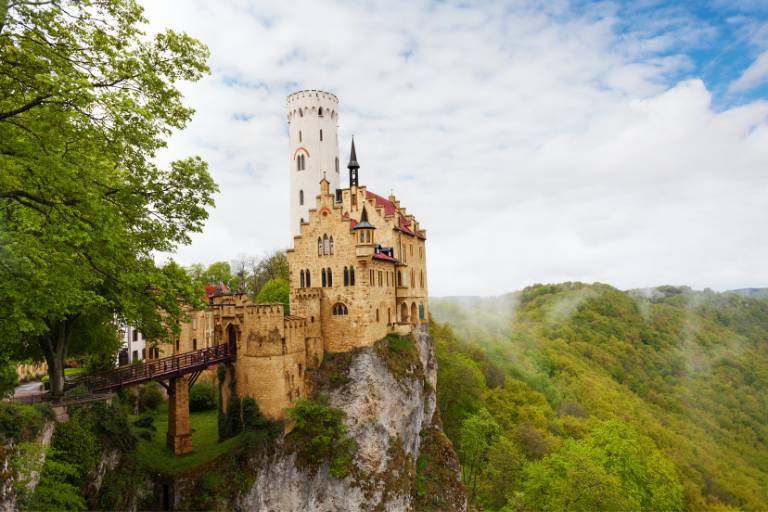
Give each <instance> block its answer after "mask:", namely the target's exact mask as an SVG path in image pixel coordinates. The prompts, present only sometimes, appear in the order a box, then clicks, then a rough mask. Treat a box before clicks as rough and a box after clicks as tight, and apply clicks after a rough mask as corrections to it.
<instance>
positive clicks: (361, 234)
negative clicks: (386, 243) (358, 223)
mask: <svg viewBox="0 0 768 512" xmlns="http://www.w3.org/2000/svg"><path fill="white" fill-rule="evenodd" d="M360 243H361V244H362V243H365V233H363V232H362V231H361V232H360Z"/></svg>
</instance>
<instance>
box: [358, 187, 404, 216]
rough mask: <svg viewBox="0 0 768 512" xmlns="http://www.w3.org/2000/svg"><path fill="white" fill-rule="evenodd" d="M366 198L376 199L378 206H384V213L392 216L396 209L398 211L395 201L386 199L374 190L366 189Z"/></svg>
mask: <svg viewBox="0 0 768 512" xmlns="http://www.w3.org/2000/svg"><path fill="white" fill-rule="evenodd" d="M365 198H366V199H374V200H375V203H374V204H375V206H376V208H384V215H386V216H390V215H394V214H395V211H397V208H395V203H393V202H392V201H390V200H389V199H384V198H383V197H381V196H380V195H378V194H374V193H373V192H368V191H367V190H366V191H365Z"/></svg>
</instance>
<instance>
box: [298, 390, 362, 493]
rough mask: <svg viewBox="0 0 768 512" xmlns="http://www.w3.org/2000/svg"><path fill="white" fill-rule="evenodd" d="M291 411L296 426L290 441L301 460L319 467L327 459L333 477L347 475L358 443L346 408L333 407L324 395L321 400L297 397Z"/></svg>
mask: <svg viewBox="0 0 768 512" xmlns="http://www.w3.org/2000/svg"><path fill="white" fill-rule="evenodd" d="M288 414H289V415H290V417H291V419H292V420H293V421H294V422H295V427H294V429H293V431H291V433H290V434H288V437H287V438H286V443H287V445H288V447H289V449H294V450H296V452H297V456H298V461H299V462H300V463H301V464H304V465H306V466H308V467H310V468H312V469H315V470H316V469H317V468H318V467H319V466H320V465H321V464H323V463H325V462H327V463H328V465H329V468H330V473H331V475H332V476H334V477H336V478H342V477H344V476H346V474H347V473H348V472H349V468H350V466H351V464H352V452H353V451H354V450H355V449H356V448H357V444H356V443H355V441H354V440H352V439H351V438H350V437H349V436H348V435H347V428H346V427H345V426H344V422H343V421H342V420H343V418H344V411H342V410H341V409H335V408H333V407H330V406H329V405H328V398H327V397H326V396H320V397H319V399H318V400H317V401H314V400H304V399H299V400H297V401H296V405H295V406H294V407H293V408H291V409H288Z"/></svg>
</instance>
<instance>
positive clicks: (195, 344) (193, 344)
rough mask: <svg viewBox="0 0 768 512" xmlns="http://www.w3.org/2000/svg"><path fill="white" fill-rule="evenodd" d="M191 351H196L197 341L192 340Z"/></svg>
mask: <svg viewBox="0 0 768 512" xmlns="http://www.w3.org/2000/svg"><path fill="white" fill-rule="evenodd" d="M192 350H197V339H196V338H192Z"/></svg>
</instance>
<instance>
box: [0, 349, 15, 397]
mask: <svg viewBox="0 0 768 512" xmlns="http://www.w3.org/2000/svg"><path fill="white" fill-rule="evenodd" d="M16 384H18V378H17V375H16V365H15V364H13V363H11V362H10V361H6V360H4V359H2V358H0V398H2V397H4V396H6V395H10V394H12V393H13V390H14V388H15V387H16Z"/></svg>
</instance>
